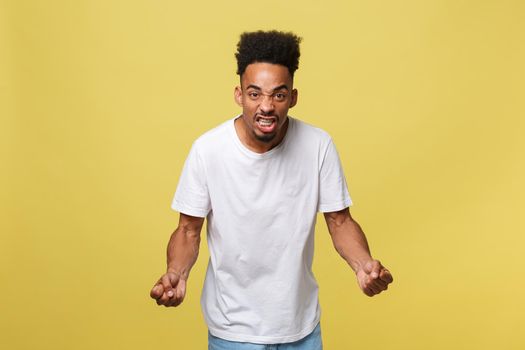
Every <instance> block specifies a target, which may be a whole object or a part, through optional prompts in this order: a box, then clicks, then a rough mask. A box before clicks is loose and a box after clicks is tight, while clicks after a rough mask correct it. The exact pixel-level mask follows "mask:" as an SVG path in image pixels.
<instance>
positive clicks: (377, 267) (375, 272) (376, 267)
mask: <svg viewBox="0 0 525 350" xmlns="http://www.w3.org/2000/svg"><path fill="white" fill-rule="evenodd" d="M381 268H382V266H381V263H380V262H379V260H373V261H372V271H371V272H370V276H372V278H374V279H376V278H378V277H379V273H380V272H381Z"/></svg>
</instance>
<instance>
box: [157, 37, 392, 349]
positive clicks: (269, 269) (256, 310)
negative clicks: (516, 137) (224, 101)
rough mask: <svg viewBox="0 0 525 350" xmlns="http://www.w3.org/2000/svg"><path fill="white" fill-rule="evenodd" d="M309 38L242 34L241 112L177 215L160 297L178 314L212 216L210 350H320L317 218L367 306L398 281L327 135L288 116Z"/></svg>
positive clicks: (192, 171)
mask: <svg viewBox="0 0 525 350" xmlns="http://www.w3.org/2000/svg"><path fill="white" fill-rule="evenodd" d="M300 40H301V39H300V38H299V37H297V36H296V35H294V34H292V33H283V32H277V31H269V32H263V31H258V32H251V33H244V34H242V35H241V39H240V41H239V43H238V47H237V53H236V58H237V66H238V70H237V73H238V74H239V76H240V86H237V87H236V88H235V91H234V97H235V101H236V102H237V104H239V106H240V107H242V114H241V115H239V116H237V117H235V118H232V119H230V120H228V121H227V122H225V123H223V124H221V125H219V126H218V127H216V128H214V129H212V130H210V131H208V132H207V133H205V134H204V135H202V136H201V137H199V138H198V139H197V140H196V141H195V142H194V144H193V146H192V149H191V151H190V154H189V156H188V158H187V160H186V163H185V165H184V169H183V171H182V175H181V178H180V181H179V184H178V187H177V191H176V193H175V197H174V199H173V204H172V208H173V209H175V210H177V211H179V212H180V221H179V226H178V228H177V229H176V230H175V232H174V233H173V234H172V236H171V238H170V241H169V243H168V249H167V256H168V259H167V272H166V273H165V274H164V275H162V276H161V278H160V279H159V281H158V282H157V283H156V284H155V286H154V287H153V289H152V290H151V293H150V294H151V297H152V298H154V299H156V301H157V304H159V305H164V306H177V305H179V304H180V303H181V302H182V301H183V299H184V296H185V293H186V281H187V279H188V275H189V272H190V269H191V268H192V266H193V264H194V263H195V261H196V259H197V255H198V252H199V242H200V232H201V228H202V225H203V222H204V218H207V223H208V225H207V231H208V232H207V234H208V245H209V250H210V260H209V264H208V269H207V272H206V278H205V282H204V289H203V293H202V298H201V305H202V309H203V314H204V318H205V320H206V323H207V325H208V328H209V335H208V339H209V349H212V350H213V349H269V348H272V349H273V348H277V347H278V348H279V349H292V348H293V349H322V342H321V333H320V325H319V320H320V308H319V301H318V286H317V283H316V281H315V278H314V276H313V274H312V270H311V267H312V259H313V252H314V226H315V221H316V213H317V212H318V211H320V212H323V213H324V217H325V219H326V223H327V225H328V229H329V232H330V235H331V237H332V240H333V243H334V246H335V248H336V250H337V251H338V253H339V254H340V255H341V256H342V257H343V258H344V259H345V260H346V261H347V262H348V264H349V265H350V266H351V267H352V269H353V270H354V271H355V273H356V276H357V281H358V284H359V287H360V288H361V289H362V290H363V292H364V293H365V294H366V295H368V296H373V295H375V294H378V293H381V292H382V291H383V290H386V289H387V287H388V284H389V283H391V282H392V276H391V274H390V272H389V271H388V270H387V269H386V268H384V267H383V266H382V265H381V264H380V262H379V261H377V260H374V259H373V258H372V257H371V255H370V251H369V248H368V244H367V241H366V238H365V235H364V233H363V231H362V230H361V228H360V226H359V224H358V223H357V222H356V221H355V220H354V219H353V218H352V217H351V215H350V211H349V206H350V205H352V201H351V199H350V196H349V193H348V189H347V186H346V181H345V178H344V174H343V171H342V167H341V164H340V161H339V157H338V154H337V151H336V149H335V146H334V144H333V142H332V140H331V138H330V136H329V135H328V134H327V133H326V132H324V131H322V130H321V129H319V128H316V127H313V126H310V125H308V124H306V123H304V122H301V121H299V120H298V119H295V118H292V117H290V116H288V109H289V108H292V107H293V106H295V104H296V103H297V89H295V88H294V87H293V76H294V73H295V70H296V69H297V68H298V62H299V56H300V53H299V43H300Z"/></svg>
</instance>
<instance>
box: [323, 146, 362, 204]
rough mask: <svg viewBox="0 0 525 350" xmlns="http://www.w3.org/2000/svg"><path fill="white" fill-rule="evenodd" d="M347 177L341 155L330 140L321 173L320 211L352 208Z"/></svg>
mask: <svg viewBox="0 0 525 350" xmlns="http://www.w3.org/2000/svg"><path fill="white" fill-rule="evenodd" d="M352 204H353V203H352V199H351V198H350V194H349V193H348V187H347V185H346V180H345V175H344V172H343V167H342V166H341V161H340V159H339V154H338V153H337V150H336V148H335V145H334V143H333V142H332V140H330V142H329V144H328V146H327V148H326V152H325V154H324V157H323V160H322V163H321V168H320V171H319V203H318V208H317V209H318V211H320V212H322V213H326V212H332V211H338V210H342V209H344V208H347V207H349V206H351V205H352Z"/></svg>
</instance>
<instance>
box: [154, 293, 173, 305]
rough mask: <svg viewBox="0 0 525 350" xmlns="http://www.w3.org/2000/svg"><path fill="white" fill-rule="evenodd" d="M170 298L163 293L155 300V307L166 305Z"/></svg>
mask: <svg viewBox="0 0 525 350" xmlns="http://www.w3.org/2000/svg"><path fill="white" fill-rule="evenodd" d="M169 300H170V298H169V297H168V295H167V294H166V293H163V294H162V296H161V297H160V298H158V299H157V305H167V304H168V302H169Z"/></svg>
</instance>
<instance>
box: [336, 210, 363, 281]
mask: <svg viewBox="0 0 525 350" xmlns="http://www.w3.org/2000/svg"><path fill="white" fill-rule="evenodd" d="M338 219H339V220H338ZM328 229H329V231H330V235H331V236H332V242H333V244H334V247H335V249H336V250H337V252H338V253H339V255H341V257H342V258H343V259H344V260H345V261H346V262H347V263H348V264H349V265H350V267H351V268H352V269H353V270H354V271H357V270H358V269H359V268H360V267H362V266H363V265H364V264H365V263H366V262H368V261H370V260H371V259H372V256H371V254H370V248H369V247H368V242H367V240H366V236H365V234H364V232H363V230H362V229H361V226H359V224H358V223H357V222H356V221H355V220H353V219H352V218H351V217H350V216H349V215H348V216H345V217H339V218H333V219H332V218H329V219H328Z"/></svg>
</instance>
